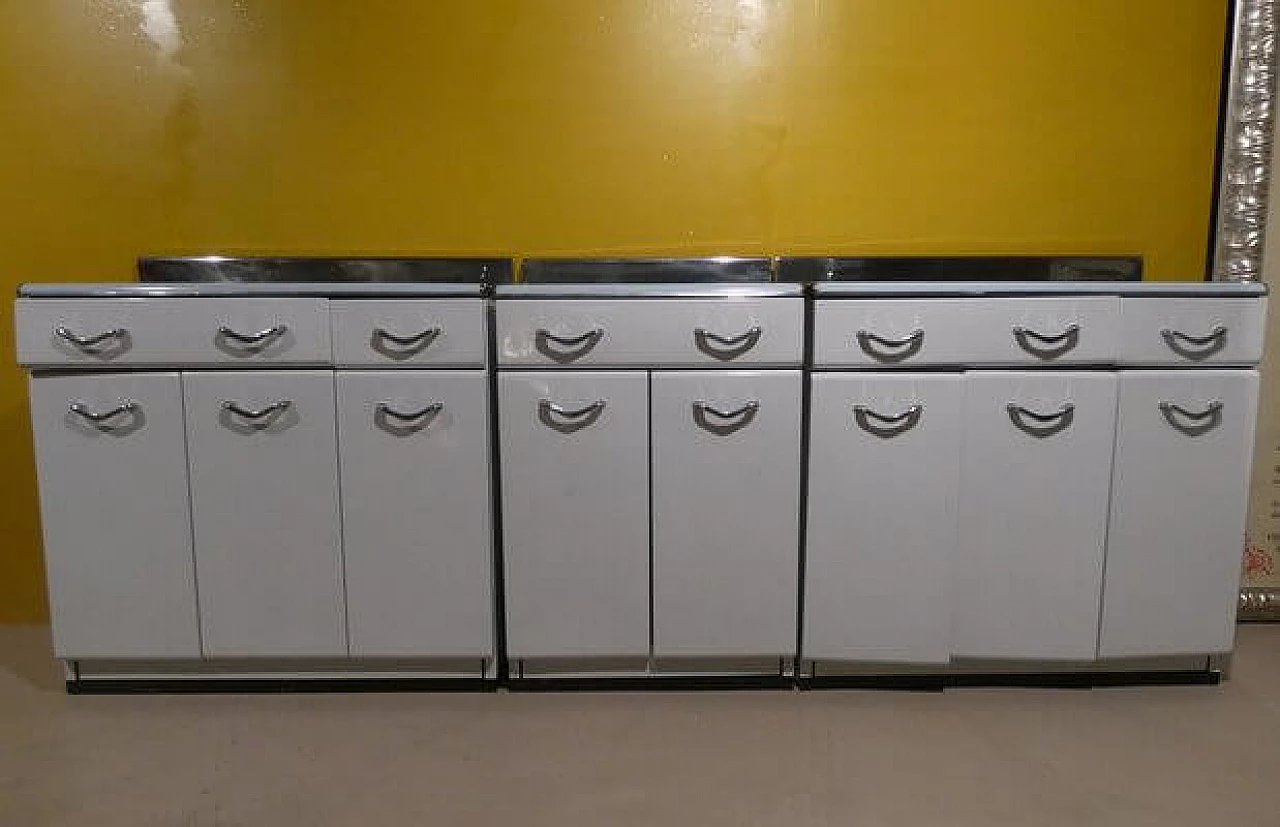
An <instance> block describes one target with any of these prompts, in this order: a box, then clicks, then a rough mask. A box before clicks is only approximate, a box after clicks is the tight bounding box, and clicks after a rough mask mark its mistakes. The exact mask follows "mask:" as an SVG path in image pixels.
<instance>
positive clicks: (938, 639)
mask: <svg viewBox="0 0 1280 827" xmlns="http://www.w3.org/2000/svg"><path fill="white" fill-rule="evenodd" d="M812 381H813V397H812V403H811V407H810V417H811V422H812V425H811V430H810V437H809V522H808V532H807V551H806V557H805V610H804V624H805V634H804V656H805V657H806V658H809V659H832V660H865V661H879V662H893V661H898V662H908V663H911V662H914V663H940V662H946V661H947V660H948V659H949V658H950V656H951V578H952V560H953V558H954V549H955V544H956V521H957V501H958V493H959V485H960V443H961V438H962V435H963V428H962V421H963V417H964V409H963V402H964V379H963V377H961V376H960V375H959V374H906V375H904V374H897V375H886V374H875V373H869V374H838V373H837V374H830V373H828V374H820V375H818V376H815V377H814V378H813V380H812Z"/></svg>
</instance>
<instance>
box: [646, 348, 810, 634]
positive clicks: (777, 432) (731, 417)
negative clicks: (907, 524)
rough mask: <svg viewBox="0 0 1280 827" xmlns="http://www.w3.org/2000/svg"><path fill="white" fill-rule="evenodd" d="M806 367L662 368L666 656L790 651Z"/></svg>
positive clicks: (660, 571)
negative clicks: (802, 385)
mask: <svg viewBox="0 0 1280 827" xmlns="http://www.w3.org/2000/svg"><path fill="white" fill-rule="evenodd" d="M800 392H801V391H800V372H799V371H705V372H704V371H697V372H683V373H674V372H672V373H665V372H664V373H655V374H654V375H653V422H652V429H653V437H652V438H653V629H654V638H653V646H654V653H655V654H657V655H680V656H686V655H687V656H718V655H735V656H738V655H741V656H757V655H769V656H773V655H791V654H794V653H795V648H796V638H797V628H796V623H797V606H796V602H797V597H796V595H797V591H798V586H799V570H798V569H799V565H798V555H799V548H798V546H799V530H798V525H799V510H800V502H799V499H800V498H799V494H800Z"/></svg>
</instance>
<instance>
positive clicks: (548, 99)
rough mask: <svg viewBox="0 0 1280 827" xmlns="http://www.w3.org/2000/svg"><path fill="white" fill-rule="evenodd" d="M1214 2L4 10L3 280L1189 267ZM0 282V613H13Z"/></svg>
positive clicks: (262, 3)
mask: <svg viewBox="0 0 1280 827" xmlns="http://www.w3.org/2000/svg"><path fill="white" fill-rule="evenodd" d="M1225 7H1226V0H1054V1H1053V2H1027V0H965V2H959V0H844V2H841V0H824V2H816V0H812V1H810V0H647V1H646V2H640V0H576V2H571V0H542V2H534V1H533V0H524V1H523V2H522V0H502V2H498V1H497V0H479V1H478V2H432V1H431V0H359V1H358V2H357V1H356V0H331V1H330V2H324V1H323V0H274V1H273V0H146V2H144V0H28V1H27V2H17V0H13V2H0V49H2V51H0V292H3V293H4V294H6V295H11V294H12V287H13V286H14V285H16V284H17V283H18V282H20V281H73V280H120V279H128V278H129V277H130V274H131V268H132V263H133V260H134V258H135V256H137V255H139V254H141V253H154V252H208V251H238V252H298V253H322V252H323V253H334V252H372V253H419V254H421V253H513V254H522V255H529V254H568V253H614V254H639V253H663V252H680V253H691V254H698V253H717V252H735V253H782V252H805V251H811V252H826V251H865V252H886V253H887V252H911V251H920V252H955V253H967V252H983V251H989V252H1011V251H1029V252H1040V251H1062V252H1067V251H1084V252H1113V253H1141V254H1143V255H1144V256H1146V258H1147V264H1148V271H1149V275H1150V276H1151V277H1153V278H1162V279H1170V278H1196V277H1198V276H1199V275H1200V274H1201V273H1202V271H1203V266H1204V265H1203V261H1204V238H1205V233H1206V228H1207V223H1208V217H1209V203H1210V187H1211V172H1212V162H1213V151H1214V141H1215V119H1216V97H1217V87H1218V81H1219V60H1220V52H1221V44H1222V38H1223V25H1224V19H1225ZM169 12H171V13H172V17H171V18H170V17H169V16H168V14H169ZM173 23H176V29H175V27H174V25H172V24H173ZM0 306H2V307H3V311H2V315H0V332H3V341H0V351H2V352H3V356H2V357H0V359H2V360H3V361H0V455H2V456H3V457H5V458H6V459H7V460H8V461H7V462H5V463H4V478H3V482H2V483H0V539H2V541H3V548H0V620H28V619H37V618H40V617H43V616H44V612H45V609H44V602H43V600H44V599H43V587H42V584H41V581H40V575H39V571H40V560H39V551H38V536H37V516H36V502H35V494H34V482H33V471H32V459H31V451H30V448H29V440H30V432H29V428H28V425H27V415H26V400H25V388H24V384H23V380H22V377H21V374H20V373H19V371H18V370H17V369H16V367H15V366H14V365H13V363H12V359H13V356H12V353H13V342H12V318H11V313H12V307H11V305H10V304H9V301H8V300H7V299H5V300H4V301H3V302H2V303H0Z"/></svg>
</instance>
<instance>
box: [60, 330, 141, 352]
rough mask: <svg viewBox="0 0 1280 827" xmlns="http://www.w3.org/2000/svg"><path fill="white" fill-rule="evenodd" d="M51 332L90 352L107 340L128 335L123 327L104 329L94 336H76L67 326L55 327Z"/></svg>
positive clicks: (97, 348)
mask: <svg viewBox="0 0 1280 827" xmlns="http://www.w3.org/2000/svg"><path fill="white" fill-rule="evenodd" d="M53 332H54V333H55V334H56V335H57V336H58V337H59V338H61V339H65V340H66V341H68V342H70V343H71V344H73V345H75V346H76V347H77V348H79V349H80V350H83V351H86V352H89V353H92V352H94V351H97V350H99V347H98V346H99V345H102V344H105V343H107V342H111V341H115V340H120V339H124V338H125V337H127V336H128V335H129V331H128V330H126V329H125V328H123V327H113V328H112V329H111V330H104V331H103V332H101V333H99V334H97V335H96V336H77V335H76V334H75V333H73V332H71V328H69V327H63V326H59V327H55V328H54V329H53Z"/></svg>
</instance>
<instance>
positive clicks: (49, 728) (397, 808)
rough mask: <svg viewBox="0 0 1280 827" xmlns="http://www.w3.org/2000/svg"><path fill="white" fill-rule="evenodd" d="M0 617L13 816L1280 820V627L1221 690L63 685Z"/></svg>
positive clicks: (855, 826)
mask: <svg viewBox="0 0 1280 827" xmlns="http://www.w3.org/2000/svg"><path fill="white" fill-rule="evenodd" d="M47 646H48V640H47V632H46V631H45V630H43V629H30V628H21V627H7V628H6V627H0V825H4V827H9V825H13V826H14V827H19V826H20V827H39V826H40V825H55V824H56V825H64V824H67V825H70V824H80V825H92V827H116V825H122V826H124V825H127V827H145V826H146V825H164V827H206V825H207V827H214V826H215V825H217V827H239V826H240V825H245V826H246V827H248V826H249V825H252V826H253V827H290V826H291V825H305V827H328V826H329V825H352V827H378V825H384V824H396V825H437V824H438V825H448V826H449V827H463V825H497V824H500V823H503V822H506V823H518V824H520V825H521V827H533V826H534V825H553V826H554V827H576V826H577V825H591V827H625V825H642V824H643V825H663V827H666V826H667V825H678V824H698V825H733V827H743V826H744V825H756V824H760V825H768V827H808V826H809V825H828V824H830V825H841V827H880V826H881V825H886V826H888V825H904V827H905V826H907V825H909V827H928V825H935V824H936V825H947V827H963V826H964V825H983V827H991V825H1018V827H1032V826H1038V825H1059V824H1062V825H1066V824H1072V825H1075V824H1079V825H1091V827H1092V826H1094V825H1126V827H1139V825H1161V827H1167V825H1182V824H1187V825H1192V824H1194V825H1205V824H1210V825H1217V824H1228V825H1230V824H1280V626H1247V627H1243V628H1242V629H1241V631H1240V642H1239V652H1238V654H1237V657H1236V660H1235V664H1234V667H1233V668H1234V674H1233V679H1232V680H1231V681H1230V682H1228V683H1226V684H1224V685H1223V686H1221V687H1217V688H1203V687H1201V688H1172V689H1170V688H1159V689H1111V690H1094V691H1072V690H1060V691H1048V690H1025V689H1006V690H963V691H955V692H948V693H946V694H904V693H889V692H833V693H796V692H760V693H754V692H753V693H728V694H718V693H717V694H600V695H582V694H574V695H507V694H500V695H471V696H468V695H284V696H260V695H258V696H225V695H223V696H154V697H150V696H131V697H74V698H73V697H67V696H66V695H64V694H62V692H61V683H60V673H59V671H58V670H57V669H56V668H55V666H54V664H53V663H52V662H51V661H50V660H49V658H48V655H47V654H46V652H47V651H48V650H47Z"/></svg>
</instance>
